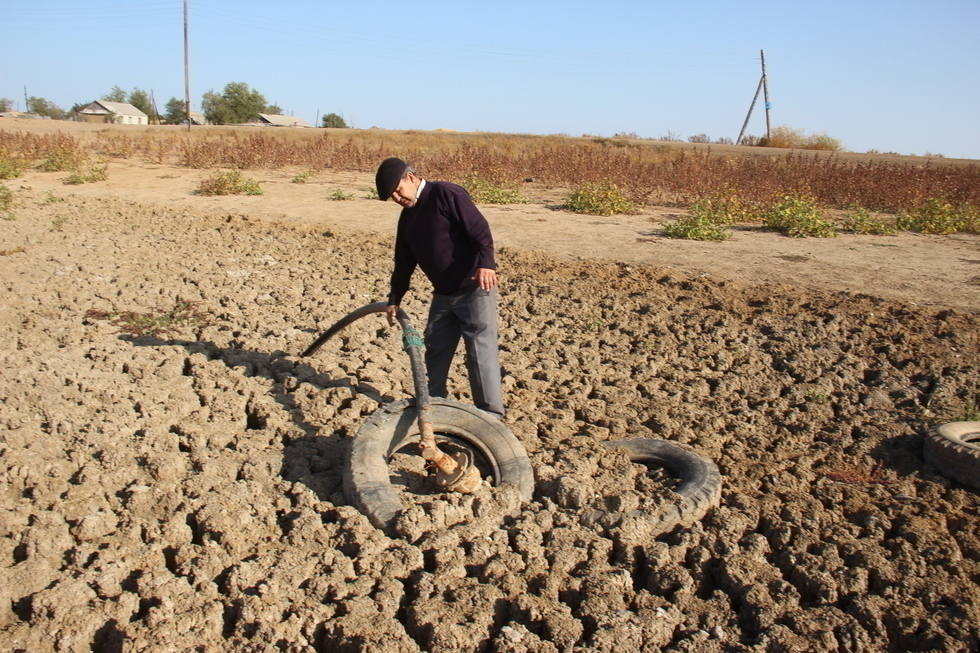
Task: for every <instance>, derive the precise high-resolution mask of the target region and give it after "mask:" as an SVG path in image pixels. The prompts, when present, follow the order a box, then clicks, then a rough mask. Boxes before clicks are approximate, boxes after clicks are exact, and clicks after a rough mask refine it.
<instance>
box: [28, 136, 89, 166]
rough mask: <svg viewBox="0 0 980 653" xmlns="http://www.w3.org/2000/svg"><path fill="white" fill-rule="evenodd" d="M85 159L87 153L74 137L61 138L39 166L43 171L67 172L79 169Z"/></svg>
mask: <svg viewBox="0 0 980 653" xmlns="http://www.w3.org/2000/svg"><path fill="white" fill-rule="evenodd" d="M84 161H85V154H84V153H83V152H82V150H81V148H79V146H78V143H76V142H75V140H74V139H59V140H57V141H56V142H55V143H54V147H52V148H51V150H50V151H49V152H48V154H47V156H45V157H44V159H43V160H42V161H41V163H39V164H38V165H37V168H38V170H41V171H43V172H66V171H71V170H77V169H78V167H79V166H80V165H82V163H83V162H84Z"/></svg>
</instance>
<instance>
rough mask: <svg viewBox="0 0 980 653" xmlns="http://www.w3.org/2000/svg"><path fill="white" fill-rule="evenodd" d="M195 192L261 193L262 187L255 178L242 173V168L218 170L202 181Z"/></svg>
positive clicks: (209, 193)
mask: <svg viewBox="0 0 980 653" xmlns="http://www.w3.org/2000/svg"><path fill="white" fill-rule="evenodd" d="M194 192H195V193H197V194H198V195H261V194H262V188H261V187H260V186H259V184H258V182H257V181H255V180H254V179H249V178H248V177H245V176H244V175H242V173H241V171H240V170H229V171H227V172H222V171H221V170H218V171H217V172H215V173H214V174H213V175H212V176H211V177H209V178H208V179H205V180H204V181H202V182H201V185H200V186H198V188H197V190H196V191H194Z"/></svg>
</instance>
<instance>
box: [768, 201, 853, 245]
mask: <svg viewBox="0 0 980 653" xmlns="http://www.w3.org/2000/svg"><path fill="white" fill-rule="evenodd" d="M815 202H816V200H815V199H814V198H813V197H812V196H810V195H806V194H793V195H785V196H783V200H782V201H781V202H780V203H778V204H776V205H774V206H771V207H769V209H768V210H767V211H766V212H765V213H763V215H762V219H763V223H764V224H765V225H766V226H767V227H769V228H770V229H775V230H776V231H778V232H780V233H782V234H784V235H786V236H790V237H792V238H806V237H808V236H815V237H817V238H834V237H836V236H837V230H836V228H835V226H834V223H833V222H831V221H830V220H827V219H826V218H825V217H824V215H823V213H821V211H820V209H819V208H818V207H817V205H816V203H815Z"/></svg>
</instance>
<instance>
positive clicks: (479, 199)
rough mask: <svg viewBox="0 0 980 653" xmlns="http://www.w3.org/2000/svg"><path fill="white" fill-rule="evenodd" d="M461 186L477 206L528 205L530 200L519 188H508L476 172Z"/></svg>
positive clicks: (467, 176)
mask: <svg viewBox="0 0 980 653" xmlns="http://www.w3.org/2000/svg"><path fill="white" fill-rule="evenodd" d="M460 186H462V187H463V188H465V189H466V190H467V191H468V192H469V194H470V197H471V198H472V199H473V201H474V202H476V203H477V204H527V203H528V199H527V198H526V197H524V196H523V195H522V194H521V191H520V190H518V189H517V188H507V187H505V186H503V185H501V184H497V183H495V182H493V181H490V180H489V179H485V178H483V177H480V176H479V175H477V174H476V173H475V172H474V173H470V174H468V175H466V177H465V178H464V179H463V181H462V182H461V183H460Z"/></svg>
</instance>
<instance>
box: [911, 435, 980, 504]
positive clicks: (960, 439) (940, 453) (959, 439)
mask: <svg viewBox="0 0 980 653" xmlns="http://www.w3.org/2000/svg"><path fill="white" fill-rule="evenodd" d="M923 452H924V453H925V458H926V460H927V461H929V463H931V464H932V465H933V466H934V467H935V468H936V469H937V470H939V473H940V474H942V475H943V476H945V477H947V478H951V479H953V480H954V481H957V482H959V483H962V484H963V485H969V486H970V487H975V488H980V422H949V423H947V424H940V425H938V426H935V427H933V428H932V429H931V430H930V431H929V434H928V435H927V436H926V440H925V445H924V447H923Z"/></svg>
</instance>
